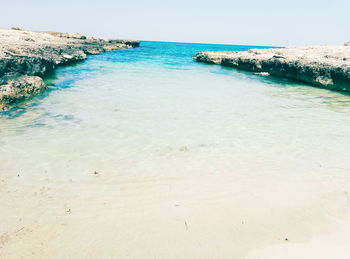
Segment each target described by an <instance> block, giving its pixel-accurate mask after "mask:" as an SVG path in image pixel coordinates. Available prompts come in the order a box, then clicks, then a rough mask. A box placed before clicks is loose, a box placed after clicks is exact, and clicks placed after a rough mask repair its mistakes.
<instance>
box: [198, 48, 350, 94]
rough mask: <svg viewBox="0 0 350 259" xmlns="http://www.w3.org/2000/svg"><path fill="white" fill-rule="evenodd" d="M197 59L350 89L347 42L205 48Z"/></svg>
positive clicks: (320, 85) (349, 49)
mask: <svg viewBox="0 0 350 259" xmlns="http://www.w3.org/2000/svg"><path fill="white" fill-rule="evenodd" d="M194 59H195V60H196V61H198V62H205V63H212V64H221V65H223V66H230V67H234V68H237V69H242V70H247V71H252V72H255V73H264V72H265V73H269V74H270V75H273V76H278V77H285V78H290V79H295V80H299V81H302V82H306V83H309V84H312V85H315V86H319V87H323V88H328V89H332V90H339V91H350V47H346V46H344V47H341V46H339V47H338V46H315V47H294V48H284V49H276V48H275V49H251V50H248V51H237V52H232V51H231V52H202V53H198V54H197V55H195V56H194Z"/></svg>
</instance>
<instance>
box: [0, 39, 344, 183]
mask: <svg viewBox="0 0 350 259" xmlns="http://www.w3.org/2000/svg"><path fill="white" fill-rule="evenodd" d="M250 48H252V47H251V46H231V45H210V44H188V43H164V42H142V44H141V47H140V48H136V49H128V50H120V51H113V52H107V53H103V54H101V55H96V56H90V57H89V58H88V59H87V60H86V61H84V62H81V63H78V64H75V65H72V66H68V67H61V68H59V69H57V71H56V72H55V73H54V74H53V75H51V76H50V78H48V79H47V83H48V84H49V86H50V89H49V90H48V91H47V92H46V93H44V94H43V95H42V96H38V97H35V98H33V99H31V100H28V101H25V102H23V103H21V104H19V105H18V107H16V108H15V109H13V110H11V111H9V112H6V113H3V114H1V120H0V148H1V149H0V152H1V153H0V157H1V170H2V171H3V172H6V173H8V174H17V172H18V171H21V172H23V174H24V175H25V176H28V177H33V176H35V177H34V178H36V179H44V178H47V177H55V178H62V179H71V178H76V177H79V176H81V175H85V174H86V173H87V172H94V171H95V170H98V171H102V172H104V173H106V174H108V173H110V174H127V175H138V174H146V175H164V174H165V175H182V174H205V173H208V174H211V173H232V174H247V173H266V174H267V173H269V174H272V175H275V174H276V175H277V174H285V173H291V174H300V173H316V174H319V173H327V174H330V173H332V174H334V173H337V172H338V173H343V172H345V171H346V170H348V169H349V168H350V165H349V160H348V150H350V120H349V114H350V97H349V96H348V95H345V94H342V93H337V92H332V91H328V90H324V89H318V88H314V87H310V86H307V85H303V84H300V83H296V82H291V81H288V80H284V79H276V78H270V77H260V76H256V75H253V74H252V73H248V72H243V71H237V70H234V69H230V68H224V67H220V66H215V65H206V64H201V63H196V62H194V61H193V60H192V56H193V55H194V54H195V53H197V52H200V51H207V50H208V51H209V50H247V49H250ZM254 48H257V47H254Z"/></svg>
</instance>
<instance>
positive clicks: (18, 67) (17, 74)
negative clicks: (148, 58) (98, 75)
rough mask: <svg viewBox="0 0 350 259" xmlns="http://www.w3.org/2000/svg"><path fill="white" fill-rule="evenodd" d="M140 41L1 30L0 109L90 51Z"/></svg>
mask: <svg viewBox="0 0 350 259" xmlns="http://www.w3.org/2000/svg"><path fill="white" fill-rule="evenodd" d="M139 45H140V42H139V41H133V40H118V39H107V38H94V37H87V36H84V35H81V34H68V33H59V32H35V31H22V30H20V29H12V30H7V29H0V111H1V110H5V109H7V108H9V107H10V106H11V104H13V103H15V102H16V101H18V100H21V99H23V98H26V97H30V96H32V95H35V94H39V93H41V92H42V91H43V90H45V89H46V85H45V83H44V81H43V80H42V77H43V76H44V75H45V74H46V73H47V72H49V71H52V70H54V69H55V68H56V67H57V66H59V65H64V64H69V63H74V62H77V61H81V60H84V59H86V57H87V55H89V54H99V53H102V52H105V51H111V50H117V49H125V48H132V47H138V46H139Z"/></svg>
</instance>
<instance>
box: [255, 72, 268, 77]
mask: <svg viewBox="0 0 350 259" xmlns="http://www.w3.org/2000/svg"><path fill="white" fill-rule="evenodd" d="M254 75H258V76H269V75H270V73H268V72H257V73H254Z"/></svg>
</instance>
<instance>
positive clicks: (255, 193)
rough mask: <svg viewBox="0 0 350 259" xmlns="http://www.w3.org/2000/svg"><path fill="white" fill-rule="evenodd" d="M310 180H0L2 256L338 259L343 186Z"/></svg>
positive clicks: (344, 217) (345, 225)
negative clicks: (334, 256) (331, 258)
mask: <svg viewBox="0 0 350 259" xmlns="http://www.w3.org/2000/svg"><path fill="white" fill-rule="evenodd" d="M310 178H311V179H302V178H300V177H295V178H294V177H278V176H276V178H275V179H274V180H273V181H271V179H270V178H268V180H267V179H266V178H265V177H264V175H263V174H262V175H260V176H257V177H254V179H251V177H249V178H248V177H247V176H244V175H236V176H232V175H225V174H222V175H205V176H203V175H201V176H197V177H186V176H184V177H175V176H174V177H157V178H154V177H140V176H134V177H115V176H113V175H112V174H104V173H97V174H95V173H93V172H91V173H89V174H86V175H85V176H84V177H81V179H79V180H78V179H75V180H71V181H66V180H62V181H61V182H55V181H53V180H50V177H48V179H41V180H36V181H29V182H28V179H26V175H19V176H17V177H12V178H10V177H4V176H2V177H1V193H0V194H1V195H0V197H1V199H0V204H1V208H2V212H1V214H0V222H1V226H0V227H1V230H2V234H1V237H0V241H1V242H0V248H1V249H0V254H1V257H2V258H325V259H326V258H330V255H335V254H336V253H338V254H339V256H338V257H336V258H346V254H347V252H348V246H347V242H346V240H347V238H346V234H347V233H348V231H349V221H348V220H349V210H348V204H349V196H348V194H347V193H345V191H346V190H348V186H344V182H334V181H332V179H329V178H328V177H326V178H322V177H321V178H320V179H319V181H315V179H314V178H313V177H310ZM344 180H347V179H346V178H344ZM337 231H338V232H337ZM77 248H79V249H77Z"/></svg>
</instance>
